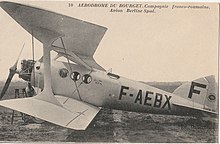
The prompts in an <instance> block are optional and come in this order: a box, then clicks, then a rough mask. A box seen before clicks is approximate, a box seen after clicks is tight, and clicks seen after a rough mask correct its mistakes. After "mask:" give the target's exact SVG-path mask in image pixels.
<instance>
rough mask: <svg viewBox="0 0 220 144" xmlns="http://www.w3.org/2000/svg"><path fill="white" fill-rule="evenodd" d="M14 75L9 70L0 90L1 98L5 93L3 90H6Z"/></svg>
mask: <svg viewBox="0 0 220 144" xmlns="http://www.w3.org/2000/svg"><path fill="white" fill-rule="evenodd" d="M14 75H15V72H14V71H11V70H10V73H9V75H8V78H7V80H6V83H5V85H4V87H3V89H2V92H1V95H0V99H2V97H3V96H4V95H5V92H6V91H7V89H8V87H9V85H10V83H11V80H12V78H13V76H14Z"/></svg>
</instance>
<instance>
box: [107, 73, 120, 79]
mask: <svg viewBox="0 0 220 144" xmlns="http://www.w3.org/2000/svg"><path fill="white" fill-rule="evenodd" d="M107 75H108V76H109V77H110V78H112V79H119V78H120V76H119V75H116V74H113V73H107Z"/></svg>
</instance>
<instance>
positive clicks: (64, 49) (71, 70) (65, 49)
mask: <svg viewBox="0 0 220 144" xmlns="http://www.w3.org/2000/svg"><path fill="white" fill-rule="evenodd" d="M60 39H61V42H62V45H63V48H64V52H65V54H66V59H67V62H68V65H69V68H70V72H71V73H72V72H73V71H72V67H71V64H70V61H69V58H68V54H67V52H66V48H65V46H64V42H63V39H62V37H61V38H60ZM74 84H75V87H76V91H77V94H78V96H79V99H80V100H81V101H82V98H81V96H80V93H79V89H78V87H77V84H76V81H74Z"/></svg>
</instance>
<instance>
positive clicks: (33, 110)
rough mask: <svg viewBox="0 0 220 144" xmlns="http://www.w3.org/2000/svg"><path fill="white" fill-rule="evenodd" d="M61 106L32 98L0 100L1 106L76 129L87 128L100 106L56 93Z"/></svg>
mask: <svg viewBox="0 0 220 144" xmlns="http://www.w3.org/2000/svg"><path fill="white" fill-rule="evenodd" d="M55 97H56V99H57V100H58V101H59V102H60V104H61V106H58V105H56V104H53V103H50V102H47V101H43V100H40V99H36V98H35V97H31V98H21V99H11V100H4V101H0V106H3V107H6V108H10V109H13V110H16V111H20V112H22V113H25V114H28V115H31V116H34V117H37V118H40V119H42V120H45V121H48V122H51V123H54V124H57V125H60V126H63V127H66V128H70V129H75V130H85V129H86V128H87V126H88V125H89V124H90V122H91V121H92V120H93V118H94V117H95V116H96V114H97V113H98V112H99V110H100V108H98V107H95V106H92V105H90V104H87V103H84V102H82V101H78V100H75V99H71V98H67V97H63V96H58V95H55Z"/></svg>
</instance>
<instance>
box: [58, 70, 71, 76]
mask: <svg viewBox="0 0 220 144" xmlns="http://www.w3.org/2000/svg"><path fill="white" fill-rule="evenodd" d="M59 74H60V77H62V78H65V77H67V76H68V74H69V71H68V70H67V69H66V68H62V69H60V71H59Z"/></svg>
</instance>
